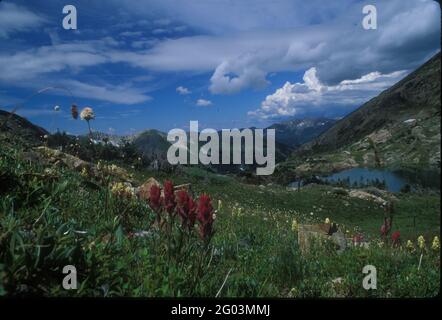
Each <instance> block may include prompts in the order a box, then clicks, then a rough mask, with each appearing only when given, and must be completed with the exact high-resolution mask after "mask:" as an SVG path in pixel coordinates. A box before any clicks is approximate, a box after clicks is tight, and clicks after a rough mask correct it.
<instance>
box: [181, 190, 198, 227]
mask: <svg viewBox="0 0 442 320" xmlns="http://www.w3.org/2000/svg"><path fill="white" fill-rule="evenodd" d="M177 198H178V200H177V207H176V211H177V212H178V215H179V216H180V218H181V223H182V225H183V226H184V225H187V227H188V228H189V230H191V228H192V227H193V225H194V224H195V219H196V210H197V207H196V204H195V202H194V201H193V199H192V198H191V197H190V196H189V194H188V193H187V191H185V190H181V191H178V193H177Z"/></svg>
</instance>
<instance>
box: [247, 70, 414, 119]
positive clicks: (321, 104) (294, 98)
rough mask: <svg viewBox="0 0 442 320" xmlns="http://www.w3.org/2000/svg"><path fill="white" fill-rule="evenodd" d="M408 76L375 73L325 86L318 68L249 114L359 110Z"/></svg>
mask: <svg viewBox="0 0 442 320" xmlns="http://www.w3.org/2000/svg"><path fill="white" fill-rule="evenodd" d="M405 75H406V72H405V71H396V72H392V73H389V74H382V73H380V72H371V73H368V74H366V75H364V76H362V77H361V78H358V79H354V80H343V81H341V82H340V83H338V84H337V85H331V86H328V85H325V84H323V83H321V81H320V80H319V79H318V76H317V70H316V68H314V67H313V68H310V69H308V70H307V71H306V72H305V73H304V77H303V82H297V83H290V82H286V83H285V84H284V85H283V86H282V87H281V88H279V89H277V90H276V91H275V92H274V93H273V94H271V95H268V96H267V97H266V98H265V100H264V101H263V102H262V103H261V106H260V108H259V109H257V110H255V111H250V112H249V113H248V114H249V115H250V116H254V117H257V118H261V119H270V118H276V117H284V116H294V115H297V114H302V113H304V112H305V111H309V109H311V108H327V107H331V106H333V105H344V106H351V107H355V106H358V105H360V104H362V103H364V102H365V101H367V100H368V99H370V98H372V97H374V96H376V95H377V94H379V93H380V92H381V91H382V90H385V89H387V88H389V87H391V86H392V85H393V84H394V83H396V82H397V81H399V80H400V79H402V78H403V77H404V76H405Z"/></svg>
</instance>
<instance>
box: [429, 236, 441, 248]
mask: <svg viewBox="0 0 442 320" xmlns="http://www.w3.org/2000/svg"><path fill="white" fill-rule="evenodd" d="M431 249H433V250H436V251H437V250H439V249H440V241H439V238H438V237H437V236H435V237H434V239H433V243H432V244H431Z"/></svg>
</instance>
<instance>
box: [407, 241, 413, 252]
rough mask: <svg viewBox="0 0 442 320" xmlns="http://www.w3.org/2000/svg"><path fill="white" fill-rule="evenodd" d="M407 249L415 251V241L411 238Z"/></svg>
mask: <svg viewBox="0 0 442 320" xmlns="http://www.w3.org/2000/svg"><path fill="white" fill-rule="evenodd" d="M407 249H408V250H409V251H414V244H413V242H412V241H411V240H408V241H407Z"/></svg>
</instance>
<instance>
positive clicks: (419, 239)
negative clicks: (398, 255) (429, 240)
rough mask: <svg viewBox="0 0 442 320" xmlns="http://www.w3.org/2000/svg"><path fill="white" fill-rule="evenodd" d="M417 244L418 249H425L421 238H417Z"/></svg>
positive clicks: (423, 240)
mask: <svg viewBox="0 0 442 320" xmlns="http://www.w3.org/2000/svg"><path fill="white" fill-rule="evenodd" d="M417 243H418V245H419V248H420V249H425V239H424V237H423V236H419V238H417Z"/></svg>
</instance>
